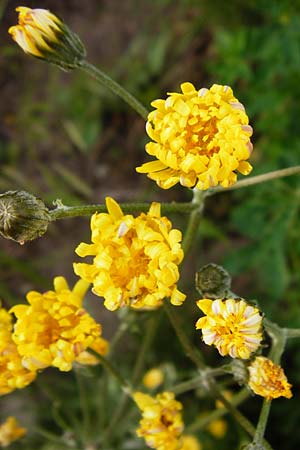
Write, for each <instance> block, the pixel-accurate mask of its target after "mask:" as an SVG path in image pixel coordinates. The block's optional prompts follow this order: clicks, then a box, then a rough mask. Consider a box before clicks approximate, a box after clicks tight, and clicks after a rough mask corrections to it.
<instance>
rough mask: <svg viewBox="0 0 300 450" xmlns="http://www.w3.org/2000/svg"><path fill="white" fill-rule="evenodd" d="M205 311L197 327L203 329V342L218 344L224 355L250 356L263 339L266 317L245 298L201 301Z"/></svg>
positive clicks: (200, 305)
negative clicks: (263, 325)
mask: <svg viewBox="0 0 300 450" xmlns="http://www.w3.org/2000/svg"><path fill="white" fill-rule="evenodd" d="M197 305H198V307H199V308H200V309H201V311H203V312H204V314H205V316H204V317H201V318H200V319H199V320H198V321H197V323H196V328H197V329H201V330H202V336H203V341H204V342H205V343H206V344H207V345H214V346H215V347H217V349H218V350H219V353H220V354H221V355H222V356H225V355H230V356H231V357H232V358H241V359H248V358H249V357H250V355H251V353H253V352H255V351H256V350H257V349H258V347H259V345H260V342H261V340H262V330H261V325H262V316H261V314H260V312H259V310H258V309H257V308H255V307H253V306H250V305H249V304H248V303H247V302H246V301H245V300H240V299H239V300H235V299H232V298H231V299H227V300H220V299H218V300H210V299H202V300H199V301H198V302H197Z"/></svg>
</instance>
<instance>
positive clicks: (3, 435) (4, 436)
mask: <svg viewBox="0 0 300 450" xmlns="http://www.w3.org/2000/svg"><path fill="white" fill-rule="evenodd" d="M26 433H27V430H26V428H23V427H20V425H19V423H18V421H17V419H16V418H15V417H13V416H9V417H8V418H7V419H6V421H5V422H4V423H2V424H1V425H0V447H7V446H8V445H9V444H11V443H12V442H14V441H16V440H17V439H20V438H21V437H23V436H24V435H25V434H26Z"/></svg>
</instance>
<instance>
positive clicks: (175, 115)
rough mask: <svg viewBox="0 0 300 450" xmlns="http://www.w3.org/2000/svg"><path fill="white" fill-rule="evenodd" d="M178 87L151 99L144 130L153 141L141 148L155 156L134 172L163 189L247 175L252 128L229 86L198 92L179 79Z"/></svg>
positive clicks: (229, 182) (205, 184) (209, 184)
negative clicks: (155, 98)
mask: <svg viewBox="0 0 300 450" xmlns="http://www.w3.org/2000/svg"><path fill="white" fill-rule="evenodd" d="M181 90H182V93H170V94H168V95H169V96H168V98H167V99H166V100H155V101H153V102H152V103H151V105H152V106H153V107H154V108H155V110H154V111H152V112H150V114H149V116H148V122H147V126H146V131H147V133H148V135H149V137H150V138H151V139H152V141H153V142H149V143H148V144H147V145H146V152H147V153H148V154H149V155H151V156H155V158H156V160H154V161H151V162H148V163H145V164H143V165H142V166H140V167H137V169H136V170H137V171H138V172H140V173H147V175H148V177H149V178H151V179H152V180H155V181H156V183H157V184H158V186H160V187H161V188H163V189H169V188H170V187H172V186H174V185H175V184H176V183H180V184H181V185H182V186H187V187H196V188H197V189H202V190H206V189H208V188H210V187H213V186H217V185H219V184H220V185H221V186H223V187H229V186H231V185H232V184H234V183H235V182H236V180H237V172H239V173H242V174H243V175H248V174H249V173H250V172H251V170H252V167H251V165H250V164H249V163H248V162H247V160H248V158H249V157H250V154H251V152H252V144H251V141H250V137H251V135H252V128H251V127H250V126H249V121H248V117H247V114H246V112H245V109H244V106H243V105H242V104H241V103H240V102H239V101H238V100H237V99H236V98H235V97H234V95H233V92H232V89H231V88H230V87H228V86H221V85H217V84H214V85H213V86H212V87H211V88H210V89H200V90H199V91H197V90H196V89H195V87H194V86H193V85H192V84H191V83H183V84H182V85H181Z"/></svg>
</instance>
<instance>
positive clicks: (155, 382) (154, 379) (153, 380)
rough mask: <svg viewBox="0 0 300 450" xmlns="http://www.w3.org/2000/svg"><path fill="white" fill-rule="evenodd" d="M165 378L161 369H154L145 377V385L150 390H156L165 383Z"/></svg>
mask: <svg viewBox="0 0 300 450" xmlns="http://www.w3.org/2000/svg"><path fill="white" fill-rule="evenodd" d="M164 377H165V376H164V372H163V371H162V370H161V369H160V368H159V367H154V368H153V369H150V370H148V372H146V373H145V375H144V376H143V385H144V386H145V387H146V388H148V389H156V388H157V387H158V386H160V385H161V384H162V383H163V382H164Z"/></svg>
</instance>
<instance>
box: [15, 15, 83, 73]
mask: <svg viewBox="0 0 300 450" xmlns="http://www.w3.org/2000/svg"><path fill="white" fill-rule="evenodd" d="M16 11H17V12H18V13H19V23H18V25H15V26H13V27H10V29H9V30H8V32H9V33H10V34H11V35H12V38H13V40H14V41H16V42H17V44H18V45H19V46H20V47H21V48H22V50H23V51H24V52H25V53H28V54H29V55H32V56H35V57H36V58H40V59H45V60H46V61H48V62H50V63H52V64H56V65H58V66H59V67H61V68H62V69H65V70H68V69H75V68H76V67H78V66H79V65H80V63H81V62H82V61H83V60H84V57H85V54H86V52H85V48H84V46H83V44H82V42H81V40H80V39H79V37H78V36H77V34H75V33H73V31H71V30H70V29H69V28H68V27H67V25H66V24H65V23H64V22H63V21H62V20H61V19H60V18H59V17H57V16H55V15H54V14H52V13H51V12H50V11H48V10H47V9H40V8H38V9H31V8H26V7H24V6H19V7H18V8H16Z"/></svg>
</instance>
